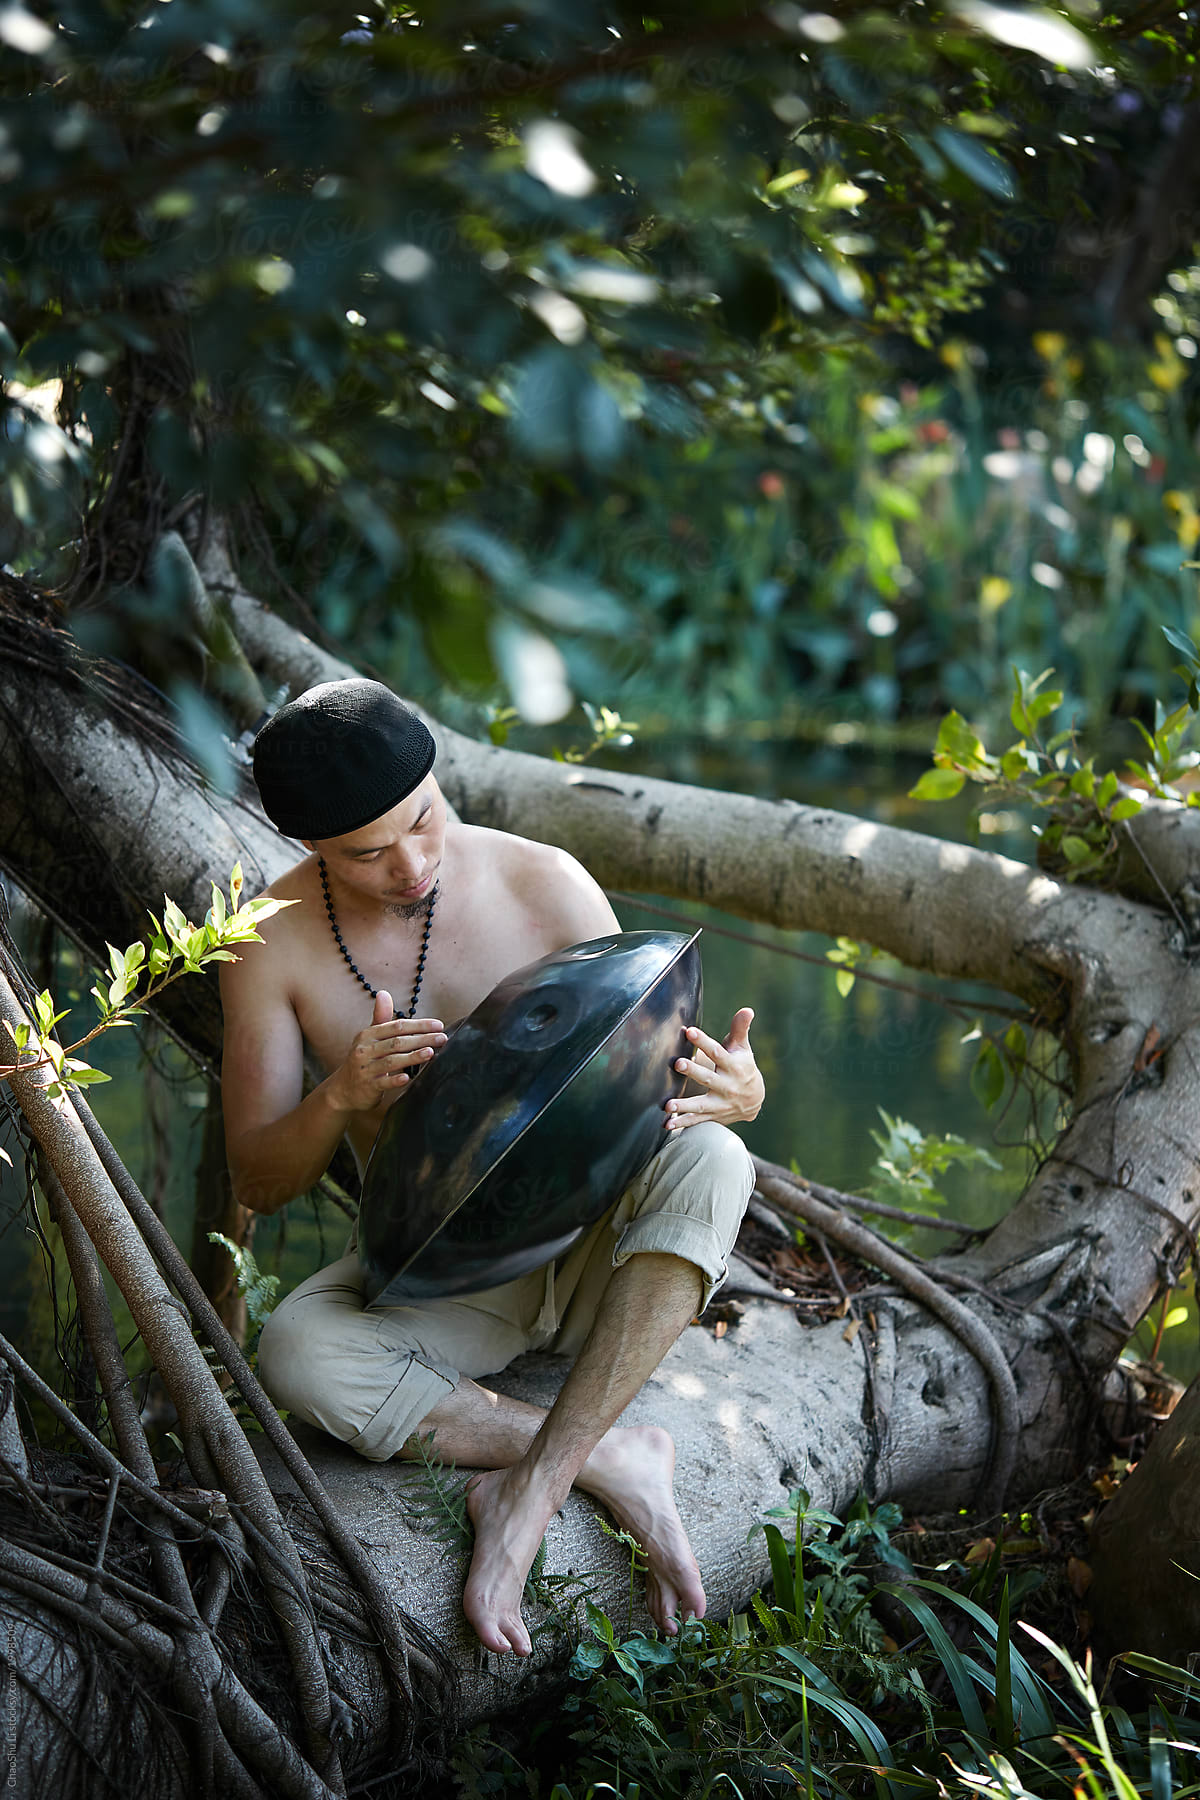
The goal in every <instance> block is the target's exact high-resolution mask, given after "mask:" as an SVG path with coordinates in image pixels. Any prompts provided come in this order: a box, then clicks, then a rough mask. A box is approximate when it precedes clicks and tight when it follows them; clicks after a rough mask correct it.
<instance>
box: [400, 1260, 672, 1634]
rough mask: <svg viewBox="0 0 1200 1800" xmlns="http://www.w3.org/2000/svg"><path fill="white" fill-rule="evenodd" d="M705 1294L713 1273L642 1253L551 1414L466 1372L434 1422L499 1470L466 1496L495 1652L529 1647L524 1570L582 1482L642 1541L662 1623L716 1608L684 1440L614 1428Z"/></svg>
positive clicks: (474, 1588)
mask: <svg viewBox="0 0 1200 1800" xmlns="http://www.w3.org/2000/svg"><path fill="white" fill-rule="evenodd" d="M700 1291H701V1278H700V1271H699V1270H698V1269H697V1268H696V1267H695V1265H694V1264H692V1263H689V1262H685V1261H684V1260H683V1259H682V1258H681V1257H678V1256H669V1255H665V1254H659V1253H646V1254H643V1255H639V1256H633V1257H631V1258H630V1259H629V1261H628V1262H627V1263H625V1264H624V1265H623V1266H622V1267H621V1268H620V1269H618V1270H616V1271H615V1273H614V1274H613V1276H612V1279H611V1280H610V1281H609V1283H608V1286H607V1287H606V1289H605V1291H604V1296H603V1298H602V1300H601V1302H600V1306H599V1309H598V1311H597V1313H596V1318H595V1321H594V1323H593V1325H592V1329H591V1332H590V1333H589V1335H588V1339H587V1342H586V1343H585V1344H584V1346H583V1349H582V1350H581V1351H580V1353H579V1355H578V1357H577V1358H576V1360H575V1364H574V1366H573V1368H572V1369H571V1371H570V1373H569V1374H568V1376H567V1379H566V1381H565V1382H564V1383H563V1386H562V1390H561V1392H560V1394H559V1396H558V1399H557V1400H556V1401H555V1403H554V1405H553V1406H552V1407H551V1408H550V1410H549V1412H542V1411H541V1410H540V1409H539V1408H538V1407H535V1406H527V1405H526V1404H525V1403H524V1402H523V1401H519V1400H510V1399H508V1398H506V1397H505V1396H503V1395H500V1394H493V1393H491V1392H490V1391H489V1390H488V1389H486V1388H481V1387H479V1386H478V1385H477V1384H476V1383H475V1382H473V1381H466V1380H464V1381H462V1382H461V1383H460V1384H459V1386H458V1387H457V1388H456V1389H455V1391H454V1392H453V1394H451V1395H450V1396H449V1397H448V1398H447V1399H446V1400H444V1401H441V1402H440V1403H439V1404H438V1405H437V1406H436V1407H435V1408H434V1410H433V1411H432V1412H431V1413H429V1414H428V1415H427V1416H426V1418H425V1419H424V1420H423V1421H422V1430H423V1431H424V1430H426V1429H432V1431H433V1433H434V1445H435V1448H436V1449H437V1451H438V1453H439V1454H440V1455H442V1456H444V1457H446V1458H447V1459H449V1460H452V1461H454V1462H460V1463H467V1464H472V1463H473V1464H476V1465H479V1464H483V1465H484V1466H485V1467H486V1468H487V1471H488V1472H487V1473H486V1474H482V1475H478V1476H476V1477H475V1479H474V1481H473V1482H472V1483H471V1486H470V1490H469V1492H468V1496H467V1508H468V1511H469V1513H470V1515H471V1521H472V1523H473V1525H474V1527H475V1553H474V1556H473V1557H472V1560H471V1570H470V1574H469V1575H468V1577H467V1585H466V1589H465V1591H464V1594H463V1610H464V1611H465V1613H466V1615H467V1618H468V1619H469V1620H470V1622H471V1624H472V1625H473V1627H474V1628H475V1631H476V1632H477V1634H478V1636H479V1638H480V1639H481V1641H482V1642H483V1643H484V1644H486V1645H487V1647H488V1649H490V1650H497V1651H508V1650H512V1651H515V1652H516V1654H517V1655H518V1656H528V1655H529V1653H530V1650H531V1648H532V1645H531V1642H530V1638H529V1633H528V1631H527V1630H526V1628H525V1623H524V1620H523V1619H522V1617H521V1594H522V1591H523V1589H524V1586H525V1578H526V1576H527V1575H528V1574H529V1570H530V1568H531V1566H532V1563H533V1559H534V1557H535V1556H536V1555H537V1551H538V1546H539V1545H540V1543H541V1541H542V1538H543V1537H544V1535H545V1531H546V1527H547V1525H548V1524H549V1523H550V1520H551V1518H552V1517H553V1516H554V1514H555V1513H556V1512H557V1511H558V1509H559V1507H560V1506H561V1505H562V1504H563V1502H564V1501H565V1499H566V1497H567V1495H568V1493H569V1492H570V1490H571V1487H572V1485H574V1486H577V1487H580V1488H583V1489H584V1490H585V1491H586V1492H587V1493H589V1494H593V1495H594V1496H595V1498H596V1499H598V1500H600V1501H602V1502H603V1504H604V1505H605V1506H606V1507H607V1508H608V1510H609V1511H610V1512H611V1513H612V1515H613V1517H614V1518H615V1519H616V1520H617V1523H618V1524H619V1525H620V1526H622V1528H623V1529H625V1530H627V1531H629V1532H630V1533H631V1534H632V1536H633V1537H635V1538H636V1539H637V1541H638V1543H639V1544H640V1545H641V1546H642V1548H643V1550H644V1551H645V1553H646V1562H647V1569H646V1594H647V1601H648V1604H649V1608H650V1613H651V1617H652V1618H653V1619H654V1620H655V1623H656V1624H657V1625H658V1626H659V1627H660V1629H661V1630H663V1631H665V1632H674V1631H676V1630H677V1625H676V1619H677V1618H678V1617H686V1616H687V1615H688V1614H689V1613H693V1614H694V1615H695V1616H696V1617H697V1618H701V1617H703V1614H704V1604H705V1602H704V1588H703V1585H702V1584H701V1580H700V1570H699V1568H698V1566H697V1563H696V1559H695V1557H694V1555H693V1554H692V1548H691V1545H690V1544H689V1543H688V1539H687V1533H686V1532H685V1531H684V1528H683V1523H682V1521H681V1519H680V1517H679V1513H678V1511H677V1509H676V1506H675V1497H674V1492H673V1487H672V1477H673V1473H674V1465H675V1446H674V1444H673V1443H672V1442H671V1439H670V1437H669V1435H668V1434H667V1433H666V1432H665V1431H663V1430H661V1429H660V1428H659V1427H657V1426H631V1427H626V1428H624V1429H613V1425H614V1421H615V1420H616V1419H618V1418H619V1417H620V1415H621V1413H622V1412H623V1411H624V1410H625V1408H626V1406H628V1404H629V1402H630V1401H631V1400H632V1399H633V1397H634V1395H635V1394H636V1393H637V1392H638V1391H639V1389H640V1388H641V1387H642V1386H643V1384H644V1383H645V1382H646V1380H647V1379H648V1377H649V1376H650V1375H652V1374H653V1373H654V1370H655V1369H656V1368H657V1367H658V1365H659V1363H660V1362H661V1361H662V1359H663V1357H664V1356H665V1355H666V1354H667V1351H668V1350H669V1349H670V1348H671V1345H672V1344H673V1343H674V1342H675V1340H676V1338H677V1337H678V1336H679V1334H680V1332H681V1331H682V1330H683V1329H684V1327H685V1326H686V1325H687V1324H688V1322H689V1320H690V1319H692V1318H693V1316H694V1314H695V1311H696V1306H697V1303H698V1301H699V1298H700ZM407 1454H410V1453H409V1452H408V1451H407V1450H404V1451H402V1452H401V1455H407ZM412 1454H415V1453H412Z"/></svg>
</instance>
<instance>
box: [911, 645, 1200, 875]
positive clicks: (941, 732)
mask: <svg viewBox="0 0 1200 1800" xmlns="http://www.w3.org/2000/svg"><path fill="white" fill-rule="evenodd" d="M1164 634H1165V636H1166V637H1167V639H1168V641H1169V642H1170V644H1171V645H1172V647H1173V648H1174V649H1176V650H1178V651H1180V652H1181V654H1182V655H1183V657H1184V658H1185V661H1184V662H1183V663H1182V664H1178V665H1177V666H1176V673H1177V674H1179V675H1181V676H1182V677H1183V679H1184V680H1185V681H1186V683H1187V687H1188V696H1187V699H1186V700H1184V701H1183V702H1182V704H1180V705H1179V706H1176V707H1174V708H1173V709H1172V710H1171V711H1167V709H1166V708H1165V707H1164V706H1163V704H1162V702H1161V701H1158V702H1156V703H1155V710H1154V728H1153V730H1148V729H1147V728H1146V726H1144V725H1143V724H1142V723H1141V722H1140V720H1135V721H1134V726H1135V729H1136V730H1137V731H1138V732H1139V734H1140V735H1141V738H1142V740H1143V742H1144V744H1145V759H1144V760H1139V759H1137V758H1135V757H1129V758H1127V759H1126V762H1125V772H1124V779H1122V777H1121V776H1119V775H1118V774H1117V772H1116V771H1115V770H1113V769H1109V770H1107V771H1106V772H1104V773H1101V772H1100V771H1099V770H1098V769H1097V768H1096V759H1095V757H1094V756H1089V757H1086V758H1085V757H1084V756H1082V754H1081V752H1080V748H1079V743H1078V739H1077V736H1076V732H1075V727H1074V726H1073V725H1071V726H1068V727H1066V728H1065V729H1063V730H1060V731H1055V732H1053V733H1052V734H1051V735H1050V736H1048V737H1045V736H1044V735H1043V732H1044V728H1045V723H1046V722H1047V721H1049V720H1050V719H1051V718H1052V716H1053V714H1054V713H1055V712H1056V711H1057V710H1058V708H1059V707H1060V706H1061V704H1062V698H1063V696H1062V692H1061V690H1060V689H1058V688H1051V687H1047V686H1046V683H1047V682H1048V681H1049V679H1050V677H1051V675H1052V674H1053V673H1054V671H1053V670H1052V669H1045V670H1043V672H1042V673H1041V674H1040V675H1037V676H1030V675H1028V674H1026V672H1025V671H1024V670H1023V669H1017V668H1014V670H1013V695H1012V703H1011V706H1010V708H1009V717H1010V719H1011V720H1012V724H1013V728H1014V730H1016V731H1017V732H1019V733H1020V736H1019V737H1018V739H1017V740H1016V742H1015V743H1012V744H1010V745H1009V746H1008V748H1007V749H1006V750H1003V751H1000V752H998V753H997V752H993V751H989V750H988V749H987V747H986V746H985V744H984V743H983V740H982V739H981V738H980V737H979V736H978V734H977V733H976V732H975V730H974V729H973V728H972V726H970V725H969V724H968V723H967V721H966V720H965V719H964V718H963V717H962V714H961V713H957V712H950V713H947V714H946V716H945V717H944V718H943V720H942V722H941V724H940V726H939V727H938V734H937V741H936V743H935V744H934V749H933V762H934V766H933V768H932V769H927V770H926V772H925V773H924V775H922V776H921V779H920V780H919V781H918V782H917V784H916V786H915V787H914V788H912V789H910V797H911V798H912V799H914V800H952V799H954V797H955V796H956V795H958V794H959V793H961V792H962V790H963V788H964V786H965V785H966V783H967V782H968V781H973V782H975V783H977V784H978V785H980V786H982V787H983V788H985V790H986V791H987V794H988V796H989V797H995V796H1002V797H1005V798H1008V799H1011V800H1017V801H1024V802H1028V803H1032V805H1033V807H1034V809H1035V811H1036V813H1037V814H1038V815H1039V822H1038V823H1035V825H1034V827H1033V831H1034V835H1035V837H1037V838H1038V839H1039V840H1040V851H1039V859H1040V860H1041V861H1042V862H1044V863H1055V864H1061V866H1062V868H1063V872H1064V874H1065V876H1066V878H1067V880H1068V881H1076V880H1079V879H1080V878H1081V877H1087V876H1090V877H1095V876H1098V875H1100V874H1102V873H1103V872H1104V871H1105V870H1106V869H1107V867H1108V866H1109V865H1110V863H1111V862H1112V861H1113V859H1114V858H1115V856H1116V853H1117V850H1118V829H1117V828H1118V827H1119V826H1120V825H1121V824H1122V823H1123V822H1124V821H1125V820H1127V819H1132V818H1134V817H1136V815H1137V814H1138V813H1139V812H1140V811H1141V809H1142V806H1143V804H1144V802H1145V800H1146V799H1147V798H1149V797H1152V798H1154V799H1159V800H1174V801H1176V802H1178V803H1180V804H1182V805H1185V806H1200V792H1197V791H1196V790H1192V791H1190V792H1189V791H1185V790H1184V789H1182V788H1181V787H1180V786H1179V785H1178V783H1179V782H1180V781H1181V780H1182V779H1183V777H1184V776H1186V775H1187V774H1189V773H1190V771H1191V770H1193V769H1195V768H1196V767H1197V765H1200V751H1196V750H1192V749H1188V748H1186V747H1185V741H1186V739H1187V736H1188V733H1189V732H1190V730H1191V728H1192V726H1193V724H1194V723H1195V720H1196V717H1197V714H1198V713H1200V651H1198V650H1197V647H1196V645H1195V644H1194V643H1193V642H1192V640H1191V638H1189V637H1187V636H1186V635H1185V634H1184V633H1183V632H1180V631H1174V630H1172V629H1170V628H1167V627H1164ZM1131 783H1132V784H1134V786H1135V788H1136V791H1132V790H1131V786H1130V784H1131Z"/></svg>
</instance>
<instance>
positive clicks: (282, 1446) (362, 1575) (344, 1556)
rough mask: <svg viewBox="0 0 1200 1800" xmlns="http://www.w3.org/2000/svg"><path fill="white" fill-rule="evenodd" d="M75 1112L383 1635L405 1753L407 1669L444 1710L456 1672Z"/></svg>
mask: <svg viewBox="0 0 1200 1800" xmlns="http://www.w3.org/2000/svg"><path fill="white" fill-rule="evenodd" d="M76 1109H77V1111H78V1113H79V1117H80V1121H81V1123H82V1125H83V1128H84V1130H85V1131H86V1132H87V1134H88V1137H89V1139H90V1140H91V1142H92V1145H93V1147H94V1148H95V1150H96V1153H97V1155H98V1156H99V1158H100V1162H101V1164H102V1166H103V1168H104V1170H105V1173H106V1174H107V1175H108V1176H109V1178H110V1180H111V1181H112V1182H113V1185H114V1187H115V1188H116V1190H117V1192H118V1193H119V1195H120V1197H121V1199H122V1200H123V1201H124V1203H125V1206H126V1208H127V1209H128V1211H129V1213H130V1216H131V1217H132V1219H133V1221H134V1223H135V1225H137V1227H138V1229H139V1230H140V1231H141V1233H142V1236H143V1237H144V1238H145V1240H146V1242H147V1244H148V1245H149V1247H150V1249H151V1251H152V1252H153V1254H154V1256H155V1258H156V1259H157V1261H158V1264H159V1267H160V1268H161V1269H162V1272H163V1274H164V1275H165V1277H166V1278H167V1280H168V1281H169V1282H170V1283H171V1285H172V1287H174V1289H175V1291H176V1292H177V1293H178V1295H179V1297H180V1299H181V1300H182V1301H183V1302H184V1304H185V1306H186V1307H187V1308H188V1310H189V1312H190V1313H191V1316H192V1318H193V1319H194V1320H195V1323H196V1325H197V1327H198V1329H199V1330H200V1331H201V1332H202V1333H203V1335H204V1336H205V1338H206V1339H207V1341H208V1342H209V1343H210V1344H211V1345H212V1347H213V1349H214V1350H215V1351H216V1353H217V1355H218V1357H219V1358H220V1360H221V1362H222V1364H223V1365H224V1367H225V1370H226V1372H227V1373H228V1375H229V1377H230V1379H231V1381H232V1382H233V1384H234V1386H235V1387H236V1388H237V1390H238V1392H239V1393H240V1394H241V1396H242V1398H243V1399H244V1400H245V1402H246V1404H247V1405H248V1406H249V1408H250V1410H251V1411H252V1413H253V1414H254V1417H255V1418H256V1419H257V1420H258V1422H259V1424H260V1425H261V1426H262V1428H263V1433H264V1435H265V1436H266V1438H267V1440H268V1442H269V1443H270V1445H271V1447H272V1449H274V1450H275V1452H276V1454H277V1455H278V1457H279V1460H280V1462H281V1463H282V1464H283V1466H284V1468H285V1469H286V1470H287V1472H288V1474H289V1475H290V1476H291V1477H292V1479H293V1480H294V1481H295V1483H296V1485H297V1487H298V1488H299V1489H300V1492H301V1493H302V1494H303V1495H304V1498H305V1499H306V1500H307V1501H308V1503H309V1505H310V1506H311V1507H312V1509H313V1511H314V1512H315V1513H316V1515H317V1518H318V1519H319V1521H320V1523H321V1526H322V1529H323V1530H324V1532H325V1535H326V1537H327V1538H328V1540H329V1543H330V1545H331V1547H332V1548H333V1549H334V1551H335V1552H336V1553H337V1555H338V1557H339V1558H340V1560H341V1561H342V1563H343V1564H344V1565H345V1567H346V1569H347V1571H348V1573H349V1575H350V1577H351V1580H352V1581H353V1583H354V1586H355V1587H356V1588H357V1589H358V1590H359V1592H360V1593H361V1594H362V1596H363V1598H364V1600H365V1602H366V1604H367V1607H368V1610H369V1613H370V1616H371V1619H372V1622H373V1623H374V1625H375V1628H376V1630H377V1632H378V1633H379V1639H380V1644H381V1646H382V1649H383V1653H384V1655H385V1657H386V1658H387V1660H388V1662H389V1664H390V1665H391V1668H392V1670H393V1676H394V1679H395V1681H396V1685H397V1688H398V1690H399V1692H400V1694H401V1695H402V1696H403V1698H404V1700H405V1702H406V1703H407V1704H406V1706H405V1709H404V1725H403V1736H404V1742H403V1748H404V1750H405V1751H407V1749H408V1747H409V1740H410V1738H411V1731H412V1707H411V1702H412V1697H413V1696H412V1686H411V1677H410V1668H415V1669H417V1671H418V1672H419V1673H420V1674H421V1675H422V1676H423V1677H424V1678H425V1680H426V1681H427V1682H429V1683H432V1684H433V1685H434V1687H435V1689H436V1690H437V1691H438V1699H439V1703H440V1705H441V1707H442V1708H443V1710H444V1709H445V1708H446V1707H447V1706H448V1705H450V1704H451V1703H452V1700H453V1684H454V1682H455V1679H456V1678H455V1674H454V1668H453V1665H452V1664H451V1663H450V1661H449V1659H448V1658H446V1657H445V1656H444V1655H443V1654H442V1653H441V1651H440V1649H439V1648H438V1647H437V1646H435V1645H434V1644H433V1643H432V1642H431V1641H430V1640H429V1639H428V1638H427V1636H426V1634H425V1633H424V1632H421V1633H420V1639H421V1644H420V1647H418V1645H415V1644H413V1643H411V1642H410V1634H412V1633H414V1632H415V1629H416V1628H415V1622H414V1621H413V1620H411V1619H407V1618H404V1617H402V1616H401V1614H400V1612H399V1610H398V1609H397V1607H396V1605H395V1602H394V1601H393V1599H392V1596H391V1594H390V1593H389V1592H388V1589H387V1587H386V1585H385V1584H384V1582H383V1580H382V1578H381V1576H380V1574H379V1570H378V1569H377V1567H376V1566H375V1563H374V1562H373V1561H372V1559H371V1557H370V1554H369V1553H368V1551H367V1550H366V1549H365V1548H364V1547H363V1545H362V1544H361V1543H360V1542H359V1540H358V1539H357V1538H356V1537H355V1536H354V1534H353V1533H352V1532H350V1531H349V1530H347V1528H346V1525H345V1522H344V1521H343V1519H342V1518H341V1516H340V1515H339V1513H338V1512H337V1510H336V1508H335V1507H334V1505H333V1503H332V1501H331V1500H330V1498H329V1495H328V1494H327V1493H326V1491H325V1489H324V1487H323V1486H322V1483H321V1481H320V1478H319V1477H318V1475H317V1474H316V1472H315V1471H314V1469H313V1468H312V1466H311V1464H310V1463H309V1461H308V1458H307V1457H306V1456H305V1454H304V1452H303V1451H302V1450H301V1448H300V1446H299V1444H297V1442H296V1440H295V1438H294V1437H293V1436H292V1434H291V1432H290V1431H289V1430H288V1428H287V1426H286V1425H285V1424H284V1422H283V1420H282V1419H281V1418H280V1417H279V1414H278V1412H277V1411H276V1409H275V1406H274V1405H273V1403H272V1401H271V1400H270V1398H269V1396H268V1395H267V1393H266V1391H265V1389H264V1388H263V1387H262V1384H261V1383H260V1382H259V1380H258V1377H257V1376H256V1375H255V1374H254V1372H253V1370H252V1369H251V1368H250V1365H249V1363H248V1362H247V1361H246V1359H245V1357H244V1356H243V1354H242V1351H241V1347H240V1346H239V1345H238V1344H237V1342H236V1341H235V1339H234V1338H233V1337H232V1336H231V1335H230V1333H229V1331H228V1330H227V1329H226V1327H225V1325H224V1323H223V1322H222V1320H221V1318H220V1316H219V1314H218V1313H217V1311H216V1308H215V1307H214V1306H213V1304H212V1302H211V1300H210V1299H209V1298H208V1296H207V1294H205V1292H204V1290H203V1288H202V1287H201V1286H200V1283H199V1282H198V1281H197V1279H196V1277H195V1275H194V1274H193V1273H192V1270H191V1269H190V1268H189V1267H188V1264H187V1262H186V1260H185V1259H184V1257H183V1255H182V1253H181V1252H180V1250H179V1249H178V1247H177V1246H176V1244H175V1241H174V1239H173V1238H172V1237H171V1235H170V1233H169V1232H168V1231H167V1228H166V1226H165V1225H164V1224H163V1223H162V1220H161V1219H159V1218H158V1216H157V1214H156V1213H155V1212H154V1210H153V1209H152V1207H151V1206H150V1203H149V1201H148V1200H147V1199H146V1198H145V1196H144V1195H143V1194H142V1193H141V1192H140V1191H139V1189H138V1187H137V1184H136V1183H135V1182H134V1180H133V1177H132V1176H131V1175H130V1173H129V1171H128V1170H127V1169H126V1168H125V1165H124V1164H123V1163H122V1162H121V1159H120V1157H119V1156H118V1155H117V1152H116V1150H115V1149H114V1148H113V1146H112V1144H111V1142H110V1141H109V1139H108V1137H107V1135H106V1134H105V1132H104V1130H103V1127H102V1126H101V1125H100V1123H99V1121H98V1120H97V1119H96V1117H95V1114H94V1113H93V1112H92V1110H91V1108H90V1107H89V1106H88V1105H87V1103H86V1101H80V1100H77V1101H76Z"/></svg>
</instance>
